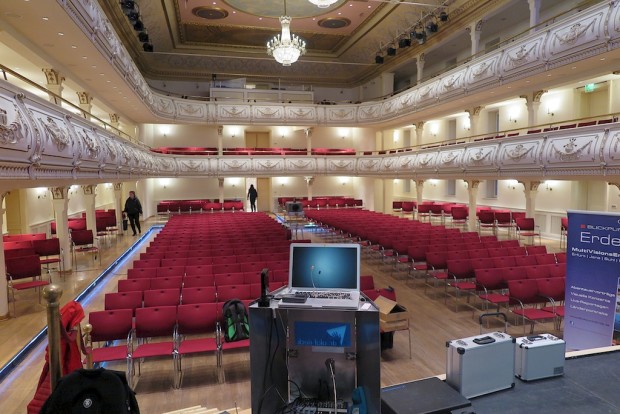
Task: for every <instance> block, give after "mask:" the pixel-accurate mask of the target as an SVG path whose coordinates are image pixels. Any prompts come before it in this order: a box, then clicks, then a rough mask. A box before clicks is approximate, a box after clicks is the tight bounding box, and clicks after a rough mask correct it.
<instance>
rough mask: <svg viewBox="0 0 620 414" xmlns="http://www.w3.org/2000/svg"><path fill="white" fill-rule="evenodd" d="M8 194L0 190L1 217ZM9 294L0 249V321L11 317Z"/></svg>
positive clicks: (2, 230)
mask: <svg viewBox="0 0 620 414" xmlns="http://www.w3.org/2000/svg"><path fill="white" fill-rule="evenodd" d="M8 193H9V191H8V189H6V188H4V186H2V187H1V189H0V212H2V216H3V217H4V214H5V212H6V210H5V209H4V208H2V207H1V206H2V205H4V198H5V197H6V196H7V194H8ZM3 221H4V220H0V234H3V233H4V229H3V228H2V227H3ZM8 294H9V292H8V288H7V280H6V266H5V262H4V249H0V321H3V320H6V319H9V317H10V316H11V315H10V313H9V295H8Z"/></svg>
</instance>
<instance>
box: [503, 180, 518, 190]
mask: <svg viewBox="0 0 620 414" xmlns="http://www.w3.org/2000/svg"><path fill="white" fill-rule="evenodd" d="M517 184H519V182H518V181H517V180H506V185H507V187H508V189H509V190H516V189H517Z"/></svg>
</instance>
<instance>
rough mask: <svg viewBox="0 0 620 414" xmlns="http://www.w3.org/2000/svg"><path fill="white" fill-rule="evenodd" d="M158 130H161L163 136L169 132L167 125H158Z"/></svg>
mask: <svg viewBox="0 0 620 414" xmlns="http://www.w3.org/2000/svg"><path fill="white" fill-rule="evenodd" d="M159 132H161V133H162V135H163V136H164V138H165V137H167V136H168V134H169V133H170V127H169V126H168V125H162V126H160V127H159Z"/></svg>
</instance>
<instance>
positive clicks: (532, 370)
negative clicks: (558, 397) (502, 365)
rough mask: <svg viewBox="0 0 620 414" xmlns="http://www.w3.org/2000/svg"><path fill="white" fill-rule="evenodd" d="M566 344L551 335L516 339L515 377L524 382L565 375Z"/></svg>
mask: <svg viewBox="0 0 620 414" xmlns="http://www.w3.org/2000/svg"><path fill="white" fill-rule="evenodd" d="M565 354H566V342H564V341H563V340H562V339H560V338H556V337H555V336H553V335H550V334H540V335H530V336H523V337H520V338H517V339H516V347H515V375H516V376H517V377H518V378H520V379H522V380H523V381H532V380H537V379H542V378H549V377H556V376H560V375H563V374H564V359H565Z"/></svg>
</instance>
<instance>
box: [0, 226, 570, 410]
mask: <svg viewBox="0 0 620 414" xmlns="http://www.w3.org/2000/svg"><path fill="white" fill-rule="evenodd" d="M149 223H150V224H152V222H149V221H147V225H148V224H149ZM145 227H146V225H145V226H143V228H145ZM154 236H155V234H150V235H148V236H145V237H144V238H143V239H141V241H144V242H145V243H143V244H142V246H141V247H140V248H138V249H136V253H135V255H137V253H139V252H141V251H144V249H145V248H146V245H147V244H148V243H146V242H148V241H149V240H150V239H152V238H153V237H154ZM307 236H308V235H307V234H306V237H307ZM311 238H312V239H314V240H315V241H323V240H324V239H325V237H324V234H322V233H320V232H317V233H312V234H311ZM136 242H138V239H137V238H135V237H132V236H119V237H118V238H117V239H116V240H115V242H114V243H109V245H108V246H107V247H106V248H105V249H104V250H103V255H102V265H101V267H99V266H98V263H95V262H93V261H92V260H91V258H90V257H89V256H82V257H79V258H78V266H79V271H74V272H73V273H71V274H68V275H66V276H65V277H64V278H63V277H59V276H58V274H57V273H53V279H54V282H55V283H56V282H57V283H59V284H60V285H61V286H62V287H63V290H64V294H63V297H62V303H63V304H64V303H66V302H67V301H69V300H72V299H73V298H75V296H76V295H77V294H78V293H79V292H81V291H82V289H84V287H86V286H87V285H88V284H89V283H90V281H92V280H93V279H94V278H95V277H96V276H98V275H99V274H100V272H101V271H102V270H103V269H105V268H106V267H107V266H108V265H109V264H110V263H112V262H113V261H114V260H115V259H116V258H117V257H118V256H119V255H120V254H121V253H122V252H123V251H124V250H126V249H127V248H129V247H130V246H131V245H132V244H133V243H136ZM544 242H545V244H546V245H547V247H548V251H559V249H558V243H557V241H544ZM131 261H132V258H130V259H129V260H128V261H127V262H126V263H125V264H124V265H123V266H122V267H121V268H120V269H119V270H118V271H117V272H116V273H114V274H113V275H110V276H109V277H108V278H107V279H106V280H105V282H104V283H102V284H100V285H99V286H98V287H97V288H96V291H95V294H93V295H92V296H91V298H90V299H88V300H87V301H86V302H85V303H83V306H84V308H85V311H86V313H87V314H88V312H90V311H93V310H102V309H103V295H104V293H107V292H112V291H116V285H117V280H118V279H120V278H124V277H126V273H127V268H128V267H130V266H131ZM362 274H372V275H373V276H374V278H375V284H376V286H377V287H387V286H392V287H394V288H395V289H396V294H397V299H398V302H400V303H401V304H402V305H404V306H405V307H406V308H407V309H408V310H409V315H410V320H411V341H412V348H413V357H412V358H411V359H409V344H408V338H407V332H406V331H400V332H396V334H395V337H394V348H393V349H389V350H385V351H383V352H382V363H381V385H382V386H387V385H392V384H396V383H401V382H406V381H411V380H415V379H420V378H425V377H428V376H432V375H438V374H443V373H445V352H446V351H445V343H446V341H447V340H450V339H456V338H461V337H467V336H472V335H475V334H478V333H479V332H480V326H479V324H478V318H477V317H478V314H479V313H480V312H478V311H472V309H471V308H469V307H467V306H466V305H465V303H466V302H465V301H464V300H463V299H461V306H459V310H458V311H455V306H454V303H455V302H454V298H452V297H451V298H450V299H448V303H447V304H445V303H444V296H443V288H438V289H432V288H429V289H428V290H427V292H426V293H425V291H424V286H423V279H408V278H407V275H406V274H405V273H394V274H391V272H390V269H389V268H388V267H387V266H384V265H382V264H381V263H379V262H377V261H369V260H368V259H367V258H364V259H363V260H362ZM17 315H18V317H17V318H12V319H10V320H8V321H4V322H0V337H1V338H3V341H2V343H0V363H1V364H2V365H4V364H5V363H6V362H7V361H8V360H10V358H11V357H12V356H13V355H14V353H15V352H16V350H17V349H21V347H22V346H23V345H24V344H25V343H26V342H28V341H29V340H30V339H31V338H32V337H33V336H34V335H35V334H36V333H37V332H39V331H40V330H41V329H42V328H43V326H44V324H45V319H46V315H45V310H44V307H43V306H41V305H38V304H37V299H36V294H34V292H30V293H26V292H22V293H20V294H19V295H18V302H17ZM84 323H85V322H84ZM487 329H488V330H502V329H503V325H502V324H501V323H499V322H498V321H495V322H493V321H492V322H491V325H490V326H488V327H487V326H485V330H487ZM537 331H540V332H551V333H554V334H555V335H559V336H561V332H555V331H553V326H552V324H551V323H548V324H544V325H543V326H538V327H537ZM509 333H511V334H513V335H515V336H521V335H522V333H523V328H522V327H521V326H511V327H509ZM45 345H46V343H43V344H42V345H40V346H39V347H38V348H37V349H36V351H35V352H33V353H32V354H31V355H29V356H28V357H27V358H26V359H25V360H24V361H23V363H21V364H20V366H19V367H18V368H17V369H16V370H15V371H14V373H13V374H12V375H11V376H9V377H8V378H7V379H5V381H3V382H2V383H0V407H2V413H3V414H4V413H25V412H26V409H25V407H26V405H27V404H28V402H29V401H30V400H31V399H32V396H33V395H34V390H35V387H36V383H37V380H38V377H39V373H40V371H41V368H42V366H43V358H44V348H45ZM107 367H108V368H112V369H119V370H124V369H125V366H124V364H109V365H107ZM183 370H184V378H183V386H182V388H181V389H174V388H173V387H172V363H171V361H170V360H169V359H168V360H162V361H153V360H149V361H147V362H145V363H144V364H142V375H141V376H140V377H139V379H138V380H137V385H136V387H135V390H136V392H137V398H138V402H139V405H140V409H141V412H143V413H163V412H167V411H173V410H178V409H181V408H185V407H192V406H202V407H207V408H214V407H219V408H230V407H238V408H239V410H242V409H247V408H249V407H250V381H249V378H250V364H249V354H248V353H247V352H240V353H238V354H233V355H230V354H227V355H226V356H225V359H224V363H223V368H222V369H221V370H218V369H217V368H216V365H215V359H214V358H213V356H210V355H207V356H197V357H187V358H184V359H183Z"/></svg>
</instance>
